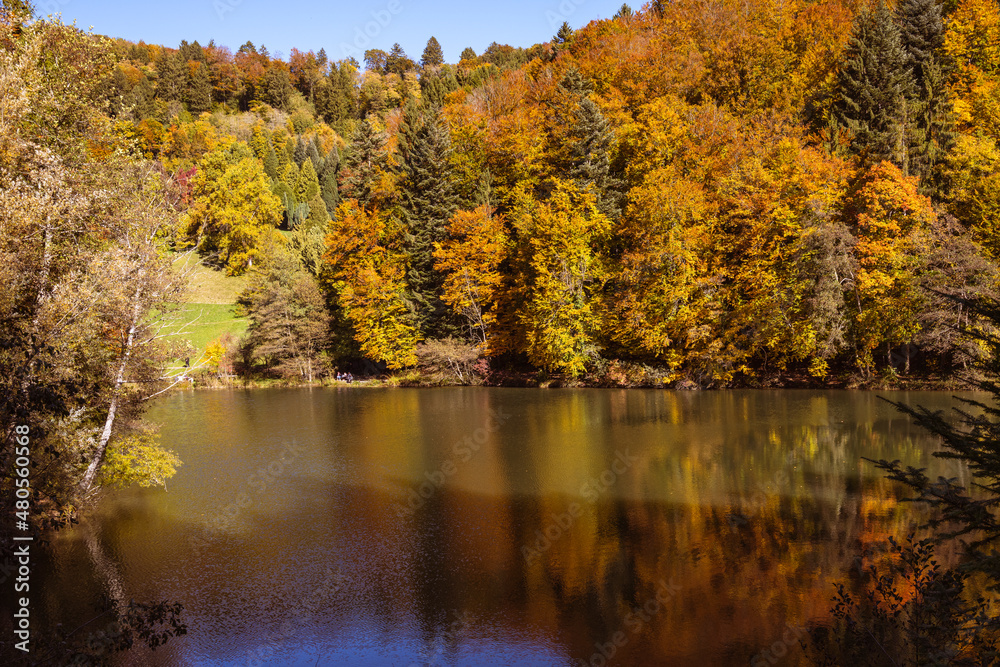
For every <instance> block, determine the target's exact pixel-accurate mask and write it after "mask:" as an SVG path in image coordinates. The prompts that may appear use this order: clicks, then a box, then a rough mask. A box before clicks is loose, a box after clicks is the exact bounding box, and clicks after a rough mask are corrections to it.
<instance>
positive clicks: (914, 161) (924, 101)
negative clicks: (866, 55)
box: [896, 0, 955, 191]
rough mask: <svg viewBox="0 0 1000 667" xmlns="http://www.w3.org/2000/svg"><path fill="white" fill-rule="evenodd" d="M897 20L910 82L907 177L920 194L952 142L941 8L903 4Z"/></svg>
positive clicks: (912, 0)
mask: <svg viewBox="0 0 1000 667" xmlns="http://www.w3.org/2000/svg"><path fill="white" fill-rule="evenodd" d="M896 21H897V23H898V25H899V33H900V42H901V44H902V46H903V50H904V52H905V53H906V58H907V61H906V62H907V65H908V66H909V68H910V71H911V72H912V75H913V84H914V85H913V88H912V89H911V91H910V95H909V105H908V114H907V115H908V118H909V126H908V128H907V129H908V133H907V135H908V137H907V138H908V147H909V153H910V160H909V167H910V173H913V174H916V175H918V176H920V178H921V182H922V186H923V188H922V189H923V190H924V191H934V190H935V188H934V187H933V185H932V184H931V181H932V180H934V178H933V176H934V171H935V168H936V167H937V165H938V164H939V163H940V162H941V160H942V159H943V157H944V155H946V154H947V152H948V151H949V150H950V149H951V146H952V144H953V143H954V138H955V133H954V124H953V121H952V117H951V112H950V107H951V105H950V102H949V100H948V87H947V75H948V70H949V69H950V67H949V65H950V63H949V62H948V61H947V58H946V56H945V54H944V52H943V50H942V46H943V45H944V23H943V22H942V21H941V8H940V6H938V4H937V3H936V2H935V1H934V0H901V2H900V3H899V4H898V5H897V6H896Z"/></svg>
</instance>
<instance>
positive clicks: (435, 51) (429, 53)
mask: <svg viewBox="0 0 1000 667" xmlns="http://www.w3.org/2000/svg"><path fill="white" fill-rule="evenodd" d="M443 64H444V52H443V51H442V50H441V45H440V44H439V43H438V41H437V39H436V38H434V37H431V38H430V39H428V40H427V46H426V48H424V54H423V55H422V56H420V66H421V67H425V68H426V67H434V66H436V65H443Z"/></svg>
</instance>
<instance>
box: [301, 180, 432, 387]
mask: <svg viewBox="0 0 1000 667" xmlns="http://www.w3.org/2000/svg"><path fill="white" fill-rule="evenodd" d="M401 235H402V231H401V230H400V229H397V228H395V227H393V226H390V225H389V224H388V223H387V218H386V216H385V215H384V214H383V213H381V212H378V211H368V210H366V209H364V208H362V207H361V206H359V205H358V203H357V201H356V200H353V199H349V200H347V201H345V202H344V203H342V204H341V205H340V206H339V207H338V208H337V214H336V215H335V216H334V219H333V220H331V221H330V223H329V225H328V226H327V237H326V254H325V255H324V256H323V262H324V267H323V271H322V274H321V280H322V283H323V285H324V287H325V288H326V289H327V290H328V291H329V292H331V293H332V294H333V295H334V296H335V297H336V299H337V303H338V304H339V305H340V307H341V308H342V309H343V311H344V314H345V315H346V316H347V319H348V320H350V322H351V325H352V327H353V329H354V338H355V340H356V341H357V342H358V344H359V345H360V346H361V351H362V352H363V353H364V354H365V355H367V356H368V357H369V358H371V359H374V360H376V361H382V362H385V364H386V365H387V366H388V367H389V368H393V369H398V368H404V367H407V366H413V365H415V364H416V363H417V357H416V354H415V350H416V346H417V343H419V342H420V335H419V332H418V331H417V328H416V326H415V325H414V323H413V314H412V312H411V310H410V309H409V307H408V305H407V303H406V299H405V293H406V282H405V279H404V274H405V270H404V263H403V256H402V254H401V253H400V252H399V251H398V248H397V246H398V242H399V239H400V237H401Z"/></svg>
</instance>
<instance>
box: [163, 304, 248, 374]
mask: <svg viewBox="0 0 1000 667" xmlns="http://www.w3.org/2000/svg"><path fill="white" fill-rule="evenodd" d="M233 308H234V306H233V305H231V304H228V303H188V304H185V305H184V307H183V308H181V310H180V311H179V312H178V313H176V314H175V317H177V323H178V327H180V328H181V330H182V332H183V333H182V334H181V336H180V338H181V339H183V340H186V341H188V342H189V343H191V346H192V347H193V348H194V349H195V350H196V351H195V353H194V355H193V356H194V357H195V358H198V357H200V356H201V353H202V352H204V351H205V348H206V347H207V346H208V344H209V343H211V342H212V341H213V340H215V339H217V338H219V337H220V336H222V335H223V334H226V333H231V334H232V335H233V336H235V337H236V338H239V337H240V336H242V335H243V334H244V333H245V332H246V330H247V325H248V322H247V319H246V318H245V317H236V314H235V313H234V312H233ZM193 361H195V359H192V362H193Z"/></svg>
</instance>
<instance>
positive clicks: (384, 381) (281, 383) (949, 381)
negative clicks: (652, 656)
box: [187, 371, 976, 391]
mask: <svg viewBox="0 0 1000 667" xmlns="http://www.w3.org/2000/svg"><path fill="white" fill-rule="evenodd" d="M343 387H360V388H418V389H433V388H442V387H505V388H521V389H665V390H668V391H725V390H728V389H770V390H773V389H813V390H831V389H837V390H844V391H974V390H976V387H975V385H974V384H972V383H970V382H968V381H962V380H961V379H959V378H941V377H939V376H934V375H926V376H908V377H896V378H892V379H890V378H884V377H875V378H868V379H865V378H862V377H860V376H858V375H843V376H833V377H829V378H826V379H824V380H817V379H816V378H812V377H809V376H808V375H803V374H786V375H774V376H770V377H764V378H740V379H738V380H736V381H733V382H729V383H725V384H705V385H701V384H698V383H696V382H694V381H691V380H681V381H677V382H670V383H662V384H652V383H639V382H615V381H611V380H609V379H608V378H602V377H584V378H570V377H563V376H546V375H544V374H541V373H538V372H506V371H505V372H499V373H494V374H491V376H490V377H488V378H487V379H486V381H482V382H459V381H457V380H456V379H452V378H442V377H435V376H414V375H413V374H408V375H402V376H400V375H389V376H380V377H377V378H364V379H359V380H355V381H354V382H350V383H348V382H343V381H338V380H330V379H329V378H322V379H318V380H314V381H312V382H302V381H292V380H282V379H272V378H266V379H259V378H258V379H249V380H231V381H220V380H218V379H217V378H211V379H209V380H207V381H206V379H204V378H194V379H193V381H192V382H191V383H189V384H188V385H187V388H190V389H206V390H208V389H273V388H300V389H304V388H343Z"/></svg>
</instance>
